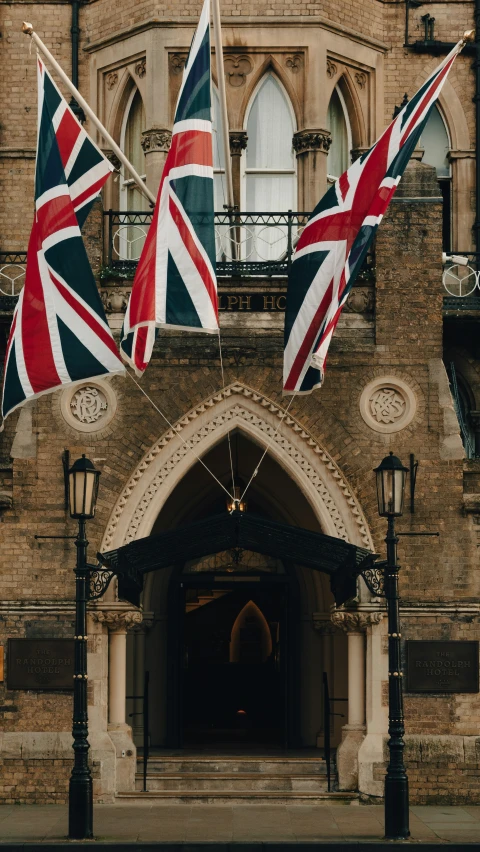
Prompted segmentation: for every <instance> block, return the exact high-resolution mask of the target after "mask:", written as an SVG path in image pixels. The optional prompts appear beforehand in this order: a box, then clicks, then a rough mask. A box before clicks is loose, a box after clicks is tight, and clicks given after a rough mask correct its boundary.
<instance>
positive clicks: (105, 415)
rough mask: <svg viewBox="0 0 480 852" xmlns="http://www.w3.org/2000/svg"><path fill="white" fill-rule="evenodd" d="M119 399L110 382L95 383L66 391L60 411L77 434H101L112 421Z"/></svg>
mask: <svg viewBox="0 0 480 852" xmlns="http://www.w3.org/2000/svg"><path fill="white" fill-rule="evenodd" d="M116 408H117V397H116V395H115V392H114V391H113V389H112V388H111V387H110V385H109V384H108V382H102V381H101V380H98V379H95V381H89V382H85V383H83V384H80V385H75V387H73V388H67V389H66V390H64V392H63V394H62V396H61V400H60V410H61V412H62V415H63V417H64V419H65V420H66V422H67V423H68V425H69V426H72V427H73V428H74V429H76V430H77V432H99V431H100V430H101V429H104V428H105V426H107V425H108V424H109V423H110V421H111V420H112V418H113V416H114V414H115V411H116Z"/></svg>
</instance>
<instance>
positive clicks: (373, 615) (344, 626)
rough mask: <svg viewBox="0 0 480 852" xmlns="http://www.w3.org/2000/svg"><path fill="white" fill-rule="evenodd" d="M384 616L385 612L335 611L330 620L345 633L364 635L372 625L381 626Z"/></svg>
mask: <svg viewBox="0 0 480 852" xmlns="http://www.w3.org/2000/svg"><path fill="white" fill-rule="evenodd" d="M384 615H385V613H383V612H355V611H348V610H334V612H332V614H331V616H330V618H331V619H332V622H333V624H334V625H335V627H338V628H339V629H340V630H343V631H344V633H363V631H364V630H366V629H367V627H368V626H369V625H370V624H380V622H381V620H382V618H383V616H384Z"/></svg>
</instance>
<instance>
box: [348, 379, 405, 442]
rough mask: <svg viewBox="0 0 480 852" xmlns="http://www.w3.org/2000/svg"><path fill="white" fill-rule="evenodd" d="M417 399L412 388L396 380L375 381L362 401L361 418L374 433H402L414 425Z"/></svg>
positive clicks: (366, 389) (364, 392)
mask: <svg viewBox="0 0 480 852" xmlns="http://www.w3.org/2000/svg"><path fill="white" fill-rule="evenodd" d="M416 410H417V398H416V396H415V393H414V392H413V390H412V388H411V387H410V386H409V385H407V383H406V382H404V381H403V380H402V379H399V378H397V376H383V377H381V376H380V377H378V378H376V379H373V381H371V382H369V383H368V385H367V386H366V387H365V388H364V390H363V392H362V395H361V397H360V414H361V415H362V417H363V419H364V420H365V423H366V424H367V425H368V426H370V429H373V430H374V431H375V432H382V433H383V434H388V433H390V432H400V430H401V429H405V427H406V426H408V424H409V423H411V422H412V420H413V418H414V416H415V412H416Z"/></svg>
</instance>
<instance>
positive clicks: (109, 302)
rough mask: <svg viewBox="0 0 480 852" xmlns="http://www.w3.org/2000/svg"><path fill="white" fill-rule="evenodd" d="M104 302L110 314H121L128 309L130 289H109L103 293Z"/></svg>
mask: <svg viewBox="0 0 480 852" xmlns="http://www.w3.org/2000/svg"><path fill="white" fill-rule="evenodd" d="M101 295H102V302H103V304H104V307H105V310H106V311H107V313H109V314H121V313H124V311H126V309H127V304H128V297H129V295H130V291H129V290H109V291H104V292H103V293H102V294H101Z"/></svg>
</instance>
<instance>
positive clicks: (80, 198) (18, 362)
mask: <svg viewBox="0 0 480 852" xmlns="http://www.w3.org/2000/svg"><path fill="white" fill-rule="evenodd" d="M111 171H112V166H111V164H110V163H109V162H108V160H107V159H106V158H105V157H104V156H103V154H102V152H101V151H100V150H99V148H97V146H96V145H94V143H93V142H92V140H91V139H90V138H89V136H88V135H87V133H86V132H85V131H84V129H83V128H82V126H81V124H80V123H79V122H78V121H77V119H76V118H75V116H74V114H73V112H72V111H71V109H70V108H69V106H68V104H67V102H66V101H65V100H64V98H63V97H62V95H61V94H60V92H59V90H58V89H57V87H56V85H55V83H54V82H53V80H52V78H51V77H50V75H49V73H48V72H47V70H46V68H45V66H44V65H43V63H42V62H41V61H40V60H38V139H37V161H36V170H35V215H34V221H33V227H32V232H31V235H30V241H29V245H28V253H27V269H26V273H25V286H24V288H23V290H22V291H21V293H20V296H19V298H18V302H17V305H16V309H15V313H14V315H13V322H12V327H11V330H10V336H9V339H8V344H7V353H6V358H5V372H4V382H3V399H2V414H3V417H4V418H5V417H7V415H8V414H10V413H11V412H12V411H14V410H15V409H16V408H18V407H19V406H20V405H22V404H23V403H25V402H27V401H28V400H30V399H34V398H36V397H38V396H41V395H42V394H44V393H48V392H50V391H54V390H56V389H58V388H60V387H62V386H65V385H70V384H73V383H74V382H77V381H80V380H82V379H91V378H94V377H96V376H102V375H105V374H106V373H123V372H124V370H125V368H124V366H123V364H122V362H121V360H120V358H119V356H118V352H117V348H116V346H115V343H114V340H113V337H112V334H111V331H110V329H109V327H108V323H107V320H106V317H105V312H104V309H103V305H102V302H101V299H100V295H99V292H98V290H97V286H96V284H95V279H94V277H93V273H92V270H91V267H90V263H89V261H88V257H87V253H86V251H85V246H84V244H83V240H82V236H81V233H80V225H81V224H83V222H84V221H85V219H86V216H87V214H88V212H89V210H90V208H91V206H92V203H93V201H94V199H95V198H96V196H97V195H98V193H99V192H100V189H101V188H102V186H103V184H104V183H105V181H106V180H107V178H108V176H109V175H110V172H111Z"/></svg>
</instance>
